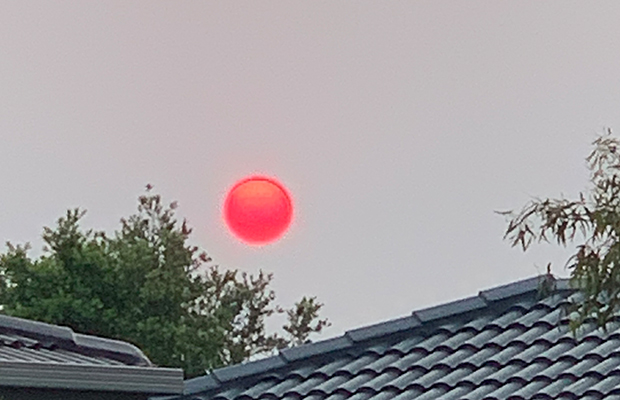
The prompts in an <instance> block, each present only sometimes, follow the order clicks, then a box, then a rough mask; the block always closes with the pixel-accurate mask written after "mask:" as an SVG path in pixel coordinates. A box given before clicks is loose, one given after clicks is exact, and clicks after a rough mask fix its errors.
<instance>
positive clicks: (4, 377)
mask: <svg viewBox="0 0 620 400" xmlns="http://www.w3.org/2000/svg"><path fill="white" fill-rule="evenodd" d="M1 386H11V387H31V388H48V389H66V390H98V391H115V392H134V393H135V392H137V393H148V394H152V395H158V394H162V395H163V394H181V393H183V370H181V369H177V368H148V367H132V366H109V365H83V364H54V363H38V362H20V361H0V387H1Z"/></svg>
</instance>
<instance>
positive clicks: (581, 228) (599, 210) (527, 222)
mask: <svg viewBox="0 0 620 400" xmlns="http://www.w3.org/2000/svg"><path fill="white" fill-rule="evenodd" d="M619 148H620V142H619V140H618V138H617V137H615V136H613V134H612V132H611V130H607V132H606V133H605V134H604V135H601V136H599V137H597V139H596V140H595V141H594V142H593V149H592V152H591V153H590V155H589V156H588V157H587V158H586V162H587V166H588V168H589V170H590V187H589V189H588V190H587V191H586V192H585V193H579V195H578V197H577V198H576V199H572V200H570V199H565V198H544V199H534V200H532V201H530V202H529V203H527V204H526V205H525V206H524V207H523V208H522V209H521V210H520V211H519V212H513V211H509V212H502V214H504V215H506V216H507V217H508V226H507V229H506V232H505V238H506V239H508V240H509V241H510V243H511V244H512V246H518V247H521V248H522V249H523V251H527V250H528V249H529V248H530V246H531V245H532V244H534V243H540V242H549V243H556V244H558V245H561V246H567V245H569V244H574V245H575V249H576V250H575V252H574V254H572V255H571V256H570V258H569V259H568V261H567V263H566V267H567V268H568V270H569V271H570V282H571V284H572V285H573V286H574V287H575V288H577V289H579V290H580V292H581V294H582V295H581V296H578V297H576V298H575V299H574V301H573V303H572V304H571V306H570V307H569V310H568V311H569V317H570V324H571V327H572V328H573V329H577V328H579V327H580V326H581V325H582V324H583V323H584V322H585V320H586V319H593V320H594V321H595V322H596V323H597V324H598V325H599V326H600V327H603V328H604V327H606V325H607V323H609V322H610V321H611V320H612V318H614V316H615V315H617V313H618V311H620V152H619V150H618V149H619ZM547 271H548V274H550V266H548V269H547Z"/></svg>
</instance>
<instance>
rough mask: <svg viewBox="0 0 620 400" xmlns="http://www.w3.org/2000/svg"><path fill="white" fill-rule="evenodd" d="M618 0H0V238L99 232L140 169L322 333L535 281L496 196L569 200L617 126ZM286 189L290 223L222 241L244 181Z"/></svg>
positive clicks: (537, 261)
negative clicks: (228, 209) (276, 231)
mask: <svg viewBox="0 0 620 400" xmlns="http://www.w3.org/2000/svg"><path fill="white" fill-rule="evenodd" d="M619 17H620V2H616V1H607V2H603V1H599V2H577V1H566V0H563V1H547V2H540V1H529V2H526V1H468V2H459V1H452V2H441V1H426V2H421V1H419V2H415V1H390V2H388V1H385V2H379V1H355V2H335V1H306V2H296V1H290V0H287V1H262V2H257V1H246V2H236V1H219V2H207V1H200V2H199V1H194V2H190V1H167V2H162V1H152V0H148V1H146V0H145V1H139V2H137V1H127V0H122V1H99V2H94V1H81V0H80V1H47V0H45V1H27V2H25V1H20V0H16V1H3V2H0V50H1V51H0V135H2V146H0V168H1V170H2V172H3V173H2V180H1V190H0V202H1V204H2V208H1V211H0V240H2V241H5V240H11V241H14V242H17V243H20V242H24V241H31V242H33V244H34V245H35V247H36V248H40V246H41V241H40V235H41V229H42V226H44V225H52V224H54V222H55V220H56V219H57V218H58V217H59V216H60V215H62V214H63V213H64V211H65V210H66V209H67V208H68V207H75V206H81V207H84V208H86V209H88V210H89V213H88V215H87V218H86V219H85V224H86V225H87V226H88V227H93V228H98V229H105V230H108V231H110V230H112V229H115V228H116V227H118V225H119V224H118V220H119V218H121V217H122V216H126V215H129V214H130V213H132V212H133V211H134V210H135V206H136V198H137V196H138V195H140V194H142V193H143V190H144V186H145V184H147V183H152V184H153V185H154V186H155V188H156V190H158V191H159V192H160V193H161V194H162V195H163V196H164V198H165V199H166V200H175V199H176V200H179V203H180V209H179V212H180V214H181V216H185V217H187V218H188V219H189V222H190V224H191V225H193V226H194V227H195V235H194V240H195V241H196V243H198V244H200V245H201V246H203V247H204V248H205V249H207V250H208V252H209V253H210V254H211V255H212V256H213V257H214V258H215V259H216V261H218V262H219V263H220V264H221V265H222V266H225V267H230V268H239V269H241V270H243V271H249V272H256V271H258V269H259V268H263V269H264V270H266V271H269V272H273V273H274V274H275V277H276V278H275V282H274V288H275V290H276V292H277V294H278V296H279V299H280V301H281V302H282V303H284V304H291V303H292V302H293V301H294V300H295V299H297V298H298V297H299V296H300V295H302V294H308V295H317V296H318V297H319V299H320V300H321V301H323V302H324V303H325V304H326V305H325V315H326V316H328V317H329V318H330V319H331V320H332V322H333V327H332V328H331V329H330V330H329V331H328V332H327V333H326V335H325V337H329V336H332V335H336V334H339V333H341V332H342V331H343V330H345V329H350V328H354V327H358V326H361V325H366V324H370V323H374V322H379V321H382V320H386V319H390V318H394V317H398V316H402V315H406V314H408V313H410V312H411V311H412V310H414V309H417V308H420V307H424V306H429V305H434V304H437V303H439V302H444V301H448V300H452V299H455V298H459V297H463V296H468V295H472V294H475V293H476V292H477V291H478V290H480V289H483V288H486V287H489V286H493V285H497V284H502V283H508V282H510V281H513V280H515V279H519V278H524V277H529V276H532V275H534V274H536V273H537V269H536V267H535V265H539V266H540V268H543V267H542V266H544V265H545V264H546V263H547V261H549V260H552V261H555V262H556V263H558V265H556V267H555V269H554V270H555V272H557V273H558V274H560V275H563V276H565V275H566V271H564V269H563V268H562V262H563V260H564V259H563V252H561V251H558V250H554V249H553V248H550V247H541V248H539V249H537V250H536V251H534V252H532V254H528V255H523V254H522V253H521V252H520V251H518V250H516V249H511V248H510V247H509V245H508V244H507V243H506V242H503V241H502V234H503V230H504V227H505V223H504V220H503V218H502V217H500V216H498V215H496V214H494V210H505V209H510V208H519V207H520V206H521V205H523V204H524V203H525V202H526V201H527V200H528V199H529V198H530V196H534V195H541V196H558V195H560V194H561V193H564V194H566V195H567V196H575V195H576V194H577V193H578V192H579V191H580V190H583V189H584V188H585V187H586V184H587V171H586V169H585V164H584V161H583V159H584V157H585V156H586V155H587V153H588V152H589V151H590V142H591V141H592V139H594V137H595V135H596V134H597V133H599V132H601V131H602V130H603V128H604V127H606V126H609V127H611V128H612V129H613V128H615V129H617V130H618V131H619V133H620V23H618V18H619ZM257 172H259V173H265V174H269V175H272V176H276V177H278V178H279V179H280V180H281V181H282V182H284V183H285V184H286V185H287V186H288V188H289V189H290V191H291V192H292V193H293V195H294V197H295V200H296V206H297V209H296V219H295V222H294V224H293V226H292V228H291V230H290V232H289V233H288V235H287V236H286V237H285V238H284V239H283V240H281V241H280V242H278V243H276V244H274V245H271V246H267V247H264V248H259V249H256V248H250V247H247V246H245V245H243V244H241V243H239V242H238V241H236V240H235V239H233V238H232V237H231V236H230V235H229V234H228V233H227V231H226V229H225V228H224V226H223V223H222V222H221V217H220V205H221V202H222V196H223V194H224V192H225V190H226V189H227V188H228V187H229V186H230V185H231V184H232V183H233V182H234V181H236V180H237V179H239V178H241V177H243V176H245V175H247V174H250V173H257Z"/></svg>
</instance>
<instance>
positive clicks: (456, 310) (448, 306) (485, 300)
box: [184, 275, 570, 394]
mask: <svg viewBox="0 0 620 400" xmlns="http://www.w3.org/2000/svg"><path fill="white" fill-rule="evenodd" d="M547 277H549V275H538V276H535V277H532V278H527V279H523V280H520V281H516V282H512V283H509V284H505V285H500V286H496V287H492V288H490V289H486V290H481V291H479V292H478V294H477V295H475V296H471V297H466V298H462V299H459V300H455V301H451V302H447V303H444V304H439V305H437V306H432V307H428V308H423V309H420V310H416V311H413V312H412V313H411V315H407V316H404V317H400V318H396V319H391V320H388V321H385V322H379V323H376V324H373V325H369V326H364V327H360V328H355V329H351V330H347V331H345V333H344V334H343V335H341V336H337V337H335V338H331V339H326V340H322V341H319V342H316V343H308V344H303V345H301V346H298V347H292V348H287V349H284V350H281V351H279V352H278V354H277V355H275V356H272V357H268V358H265V359H261V360H256V361H250V362H246V363H243V364H236V365H230V366H227V367H223V368H219V369H216V370H213V371H211V372H208V371H206V372H207V375H203V376H199V377H196V378H192V379H189V380H187V381H186V387H185V391H184V394H193V393H197V392H201V391H205V390H209V389H214V388H216V387H219V386H221V385H223V384H225V383H227V382H229V381H232V380H235V379H239V378H245V377H249V376H252V375H257V374H259V373H264V372H268V371H270V370H275V369H278V368H281V367H284V366H286V365H288V364H290V363H293V362H295V361H298V360H301V359H305V358H310V357H313V356H317V355H321V354H327V353H331V352H335V351H340V350H345V349H347V348H351V347H353V346H355V345H357V344H359V343H361V342H364V341H366V340H369V339H373V338H376V337H381V336H387V335H391V334H395V333H398V332H403V331H407V330H410V329H414V328H418V327H421V326H423V325H425V324H426V323H428V322H430V321H435V320H438V319H442V318H445V317H448V316H452V315H456V314H464V313H467V312H471V311H475V310H480V309H483V308H486V307H489V306H490V305H492V304H494V303H496V302H498V301H501V300H505V299H508V298H510V297H515V296H520V295H524V294H527V293H530V292H533V291H538V290H539V287H540V284H541V280H542V279H544V278H547ZM550 277H551V279H552V280H553V282H554V283H555V286H556V288H557V289H558V290H569V289H570V287H569V285H568V280H566V279H558V278H555V277H554V276H552V275H551V276H550Z"/></svg>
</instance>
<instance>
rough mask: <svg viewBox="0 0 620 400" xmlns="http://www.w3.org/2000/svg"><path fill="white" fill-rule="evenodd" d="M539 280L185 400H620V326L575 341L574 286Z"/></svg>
mask: <svg viewBox="0 0 620 400" xmlns="http://www.w3.org/2000/svg"><path fill="white" fill-rule="evenodd" d="M539 283H540V281H539V278H532V279H528V280H525V281H520V282H516V283H513V284H509V285H506V286H502V287H498V288H494V289H490V290H485V291H482V292H480V293H479V294H478V296H474V297H471V298H467V299H464V300H459V301H456V302H452V303H448V304H445V305H441V306H437V307H432V308H428V309H424V310H420V311H415V312H413V313H412V315H411V316H408V317H404V318H400V319H397V320H393V321H389V322H385V323H382V324H377V325H374V326H370V327H366V328H361V329H356V330H352V331H349V332H347V333H346V334H345V335H343V336H341V337H338V338H335V339H330V340H327V341H323V342H318V343H315V344H309V345H304V346H300V347H297V348H292V349H288V350H284V351H282V352H281V353H280V354H279V355H277V356H275V357H271V358H267V359H264V360H260V361H256V362H250V363H247V364H242V365H238V366H232V367H227V368H223V369H219V370H215V371H214V372H213V373H211V374H209V375H206V376H203V377H199V378H195V379H192V380H189V381H186V384H185V392H184V393H185V395H184V397H183V398H184V399H211V400H301V399H304V400H369V399H372V400H413V399H415V400H427V399H428V400H465V399H467V400H482V399H489V400H491V399H493V400H506V399H507V400H522V399H532V400H546V399H562V400H564V399H566V400H569V399H570V400H574V399H581V400H595V399H596V400H601V399H605V400H612V399H614V400H616V399H618V400H620V323H618V322H614V323H613V326H611V327H610V330H609V331H608V332H607V333H604V332H602V331H601V330H598V329H595V327H594V326H593V325H592V324H586V326H585V327H584V329H583V330H582V331H581V332H580V333H579V334H578V335H577V336H573V334H572V333H571V332H570V330H569V329H568V327H567V321H566V318H565V316H564V312H563V311H564V308H563V305H565V304H567V301H568V299H569V297H570V296H572V295H575V294H574V292H573V291H572V290H570V289H569V287H568V284H567V282H566V281H565V280H557V281H555V283H556V289H557V290H556V291H555V294H554V295H552V296H550V297H547V298H545V299H542V300H540V296H539V294H540V292H539Z"/></svg>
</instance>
